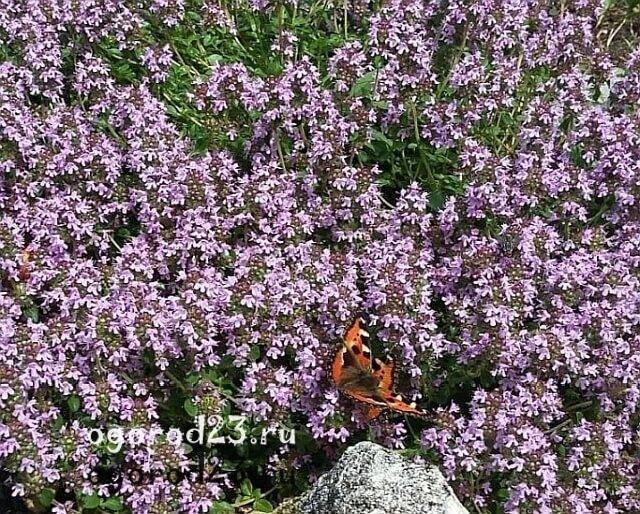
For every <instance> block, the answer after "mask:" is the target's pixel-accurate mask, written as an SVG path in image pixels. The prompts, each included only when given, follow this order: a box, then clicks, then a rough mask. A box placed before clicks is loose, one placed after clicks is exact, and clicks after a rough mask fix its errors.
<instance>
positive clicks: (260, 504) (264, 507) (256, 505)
mask: <svg viewBox="0 0 640 514" xmlns="http://www.w3.org/2000/svg"><path fill="white" fill-rule="evenodd" d="M253 510H257V511H258V512H272V511H273V505H271V503H269V502H268V501H267V500H265V499H264V498H260V499H259V500H256V501H254V502H253Z"/></svg>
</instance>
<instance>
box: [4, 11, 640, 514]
mask: <svg viewBox="0 0 640 514" xmlns="http://www.w3.org/2000/svg"><path fill="white" fill-rule="evenodd" d="M614 4H616V5H617V2H614ZM253 5H254V7H256V8H259V9H268V10H269V12H271V10H270V9H271V6H267V5H266V3H262V2H253ZM189 8H191V3H190V2H175V1H173V0H172V1H170V2H165V1H159V0H144V1H141V2H132V1H127V0H100V1H97V2H96V1H90V0H79V1H74V2H67V1H63V0H60V1H54V2H52V1H50V0H29V1H27V2H23V1H15V0H0V27H1V28H0V38H1V39H0V43H1V45H2V53H0V56H3V59H4V60H3V61H2V62H1V63H0V171H1V173H2V174H1V175H0V281H1V288H0V346H1V347H2V349H3V351H2V352H1V353H0V459H2V460H3V462H4V467H5V468H7V469H8V470H9V471H10V472H11V474H12V478H13V481H14V483H13V490H14V492H15V493H16V494H18V495H22V496H24V497H26V498H28V499H29V498H30V499H33V498H36V497H38V495H39V494H41V493H42V491H43V490H45V489H47V488H52V489H60V490H67V491H76V492H82V493H84V494H87V495H91V494H100V495H103V496H104V495H107V494H109V492H108V491H107V488H106V486H104V485H99V481H98V480H97V479H96V477H97V471H96V470H97V468H98V466H99V464H100V463H101V462H102V461H103V460H104V459H105V455H106V452H104V451H103V450H101V449H100V448H96V447H94V446H91V445H90V444H89V442H88V439H87V432H88V431H89V429H91V428H93V427H98V426H106V425H110V424H111V425H118V426H121V427H123V428H125V429H126V428H135V427H140V426H143V427H146V428H148V429H153V428H154V427H155V428H158V429H160V428H161V427H162V426H163V423H165V424H166V423H167V422H169V423H170V422H171V421H174V420H167V419H166V410H167V409H166V408H167V405H169V404H170V402H171V400H172V397H173V395H174V394H175V392H176V390H177V389H178V388H179V387H180V388H188V387H191V386H193V389H192V390H190V391H188V392H189V394H192V396H193V398H194V402H195V403H196V404H197V405H198V406H199V408H200V409H201V410H206V409H215V408H216V405H217V404H219V403H220V401H221V400H220V398H222V397H226V396H230V395H232V396H233V398H231V399H232V400H233V405H234V408H236V409H239V410H241V411H242V413H244V414H247V415H252V416H253V418H254V420H255V422H260V423H264V424H276V423H284V424H290V425H296V427H297V428H299V429H300V430H307V431H308V432H309V433H310V434H311V435H312V437H313V438H314V439H315V440H316V443H317V445H319V446H321V447H322V448H324V449H326V450H334V449H336V448H337V447H338V446H339V445H340V443H342V442H345V441H347V439H348V438H350V437H351V436H353V435H356V436H362V432H361V429H362V428H363V427H364V426H365V423H364V417H363V416H362V411H361V410H360V408H359V407H355V408H354V405H353V403H352V401H351V400H349V399H348V398H345V397H344V396H342V395H340V394H339V393H338V392H337V391H336V390H335V388H334V386H333V384H332V383H331V381H330V378H329V373H328V369H329V366H330V363H331V360H332V358H333V355H334V352H335V351H336V350H337V348H338V345H339V344H340V343H339V337H340V335H341V333H342V330H343V329H344V327H345V325H346V324H347V323H349V322H350V321H351V319H352V318H353V317H354V316H355V315H356V314H357V313H359V312H363V311H364V312H366V313H367V314H368V315H369V318H370V322H371V332H372V334H373V335H374V338H373V344H374V350H375V351H378V352H388V353H391V354H392V355H394V356H395V360H396V361H397V362H398V363H399V367H400V370H399V371H400V378H401V381H400V385H399V386H400V387H403V388H404V389H405V392H410V393H411V392H412V393H413V396H414V397H415V399H416V400H417V401H418V402H419V403H421V404H422V405H424V406H426V407H428V408H430V409H432V411H433V413H434V420H435V422H434V423H432V424H431V425H432V426H429V427H427V428H426V429H425V430H424V431H423V433H422V438H421V443H422V445H423V447H424V448H425V449H427V450H432V451H433V453H434V455H436V456H438V458H439V459H441V460H440V461H441V463H442V466H443V469H444V470H445V471H446V472H447V474H448V476H449V477H450V478H451V480H452V481H453V483H454V485H455V486H456V487H457V490H458V492H459V493H460V495H461V498H462V499H463V500H464V501H466V502H468V504H469V505H475V507H476V508H477V509H478V510H481V509H486V510H490V509H493V508H494V507H496V506H497V505H498V504H500V505H502V507H503V508H504V509H505V510H506V511H507V512H513V513H524V512H540V513H559V512H562V513H564V512H566V513H591V512H602V513H607V514H613V513H619V512H632V511H637V510H640V483H639V479H638V476H639V475H638V471H639V470H640V459H639V457H638V444H639V442H640V441H639V440H638V423H639V417H638V402H639V401H640V389H639V386H638V383H639V381H640V272H639V271H638V270H639V269H640V211H639V210H638V203H637V200H636V199H637V198H638V197H639V196H640V164H639V163H640V111H639V110H638V107H637V105H638V104H637V102H638V90H640V53H639V52H638V51H637V50H636V51H635V52H633V51H631V50H629V49H628V48H627V47H626V46H625V44H626V43H625V41H627V40H629V39H631V38H633V37H635V36H634V31H633V30H634V29H633V26H632V23H631V22H627V23H626V24H625V23H622V24H620V20H622V18H620V17H616V16H617V15H618V16H621V15H620V14H619V13H618V14H616V13H617V11H616V10H615V9H614V8H612V7H611V6H608V7H607V6H605V5H601V4H600V3H599V2H596V1H592V0H579V1H575V2H552V1H550V2H541V1H531V0H508V1H507V0H494V1H489V0H472V1H468V2H466V1H465V2H463V1H462V0H451V1H449V2H447V3H442V2H439V1H435V0H390V1H387V2H384V3H383V4H382V6H381V7H380V8H379V9H376V10H371V12H369V10H368V9H367V8H363V7H362V6H358V8H357V9H356V11H357V12H354V13H351V14H352V15H353V16H352V17H351V18H349V16H347V18H345V20H346V22H345V23H347V25H348V26H347V25H345V26H347V29H348V30H349V31H351V32H350V33H351V34H352V35H353V36H354V37H353V41H350V42H345V43H344V45H342V46H341V47H340V48H338V49H337V50H336V51H335V52H334V53H333V55H332V56H331V57H330V58H329V60H328V62H321V61H319V60H316V58H315V57H314V56H313V55H307V54H305V52H304V47H302V46H301V47H300V48H298V45H299V44H300V41H301V40H302V39H303V35H297V34H296V33H295V25H292V27H289V28H288V29H287V30H283V31H282V32H281V33H280V34H279V36H277V37H276V38H275V39H274V40H273V41H271V42H269V44H268V45H267V46H268V47H269V48H271V51H272V52H273V58H274V60H276V59H280V60H281V62H282V73H280V74H276V75H270V76H262V75H258V74H256V73H254V72H252V71H250V68H249V67H247V66H246V65H245V64H243V63H241V62H235V63H229V64H216V65H215V66H213V67H212V69H211V70H210V72H209V73H206V74H205V73H203V74H202V75H201V76H199V77H197V78H196V79H195V80H194V83H193V87H192V91H191V92H190V99H191V101H192V104H193V106H194V108H195V109H197V110H198V112H199V113H200V114H201V116H202V118H201V119H205V120H206V121H207V122H209V123H210V124H211V125H212V126H213V125H215V126H216V127H217V128H218V129H220V130H222V132H223V133H225V134H228V135H229V136H230V139H234V138H235V137H236V136H237V135H238V134H248V135H247V137H246V140H245V141H244V147H243V154H242V155H235V154H233V153H232V152H230V151H229V150H228V149H224V148H210V149H209V150H208V151H206V152H195V151H194V146H193V144H192V142H191V141H190V140H189V139H188V138H186V137H185V136H184V135H183V134H181V132H180V130H179V127H178V126H177V125H176V123H175V122H174V120H172V119H171V118H170V116H169V114H168V111H167V108H166V106H165V104H164V103H163V97H162V96H161V95H159V94H157V92H158V91H159V89H158V88H159V87H160V86H161V83H163V82H164V81H166V80H167V79H168V77H169V73H170V68H171V67H172V66H173V65H175V64H176V60H175V59H174V58H173V53H172V50H171V48H170V47H169V46H165V44H164V43H158V44H157V45H149V44H148V42H147V39H146V38H145V37H143V35H144V34H145V26H146V23H148V20H149V19H151V18H153V19H154V20H155V21H156V22H157V21H158V20H160V22H161V24H164V26H166V27H168V28H172V27H175V26H179V25H180V24H181V23H183V22H184V20H185V14H184V13H185V11H186V10H187V9H189ZM278 8H279V9H283V10H284V9H289V10H292V11H295V12H296V15H297V16H304V15H305V13H309V10H310V9H316V8H317V6H315V4H313V5H307V4H300V5H298V4H289V3H284V4H283V5H282V6H279V7H278ZM221 9H222V8H221V7H220V6H219V5H218V4H214V3H211V2H209V3H207V4H206V6H205V8H203V9H202V15H203V17H202V19H203V20H204V21H205V23H206V20H207V19H208V18H207V13H209V14H211V13H212V12H218V11H219V10H221ZM325 9H328V10H329V11H330V10H331V9H333V8H332V7H330V6H327V7H325ZM336 13H337V16H338V19H343V18H342V16H343V14H344V13H343V6H342V5H340V6H339V7H336ZM363 13H364V14H363ZM231 14H233V13H231ZM347 14H349V13H347ZM226 15H227V16H229V18H228V20H227V21H228V23H227V22H225V23H222V24H221V25H220V26H217V27H216V30H221V31H224V30H228V29H229V27H233V30H232V31H231V34H232V36H233V37H239V36H236V35H237V31H241V30H243V29H242V27H241V25H240V24H235V25H234V24H232V20H233V19H234V16H231V15H229V13H226ZM309 15H310V16H311V13H309ZM334 18H335V16H334ZM209 25H211V24H209ZM225 27H227V29H225ZM323 28H324V29H325V30H328V31H329V30H332V29H331V26H327V27H323ZM336 28H337V29H338V30H342V27H336ZM636 29H637V27H636ZM240 36H241V35H240ZM107 40H108V41H112V42H113V41H115V42H116V45H117V46H118V47H119V48H121V49H122V50H127V51H131V52H133V53H134V54H135V52H138V55H139V62H138V65H139V66H140V68H141V69H142V70H143V73H144V74H145V77H146V78H144V79H143V80H141V81H140V82H139V83H138V84H134V85H131V84H122V83H121V82H120V81H118V80H117V79H116V78H115V76H114V73H113V71H112V69H111V66H112V63H111V62H110V61H109V59H107V58H106V57H105V56H104V54H103V53H101V48H102V47H101V45H102V44H103V43H104V41H107ZM69 56H71V57H69ZM149 79H150V80H149ZM243 137H244V136H243ZM381 141H382V142H384V141H388V142H391V143H393V142H399V143H402V144H403V145H405V146H404V147H406V152H415V154H412V155H415V156H418V157H417V158H416V160H415V162H420V163H421V164H420V165H421V166H422V167H421V168H420V169H421V170H422V171H421V172H420V175H418V174H416V175H415V176H410V177H408V178H407V177H405V179H403V180H404V181H405V182H404V183H406V186H405V187H397V188H396V190H395V191H394V193H395V194H393V195H389V194H388V191H387V189H388V188H383V187H382V185H381V184H382V183H383V182H384V183H388V180H389V175H390V173H393V169H389V163H388V162H387V161H384V162H383V161H382V160H381V159H380V158H379V153H377V152H376V150H375V149H376V148H377V146H376V144H377V143H379V142H381ZM399 153H400V152H399ZM405 157H407V158H410V157H411V156H408V155H407V154H406V153H405V150H404V149H403V150H402V154H401V155H398V159H404V158H405ZM411 162H414V161H411ZM443 162H444V164H443ZM385 181H386V182H385ZM454 193H455V194H454ZM438 198H440V199H441V200H442V201H438ZM216 376H218V377H223V378H225V379H228V382H229V383H227V384H226V386H225V387H227V388H229V387H235V388H236V389H235V391H233V392H232V393H229V391H228V389H224V388H223V387H222V385H220V384H222V381H220V382H219V383H215V379H214V378H212V377H216ZM176 377H177V380H176ZM185 377H189V378H192V377H197V379H195V380H192V381H189V380H185V381H183V380H182V379H183V378H185ZM204 377H208V378H204ZM231 382H233V383H231ZM442 391H445V393H446V391H450V392H451V393H450V395H449V396H446V397H444V398H443V394H442ZM460 391H462V392H463V393H465V394H466V396H465V394H462V395H458V394H457V393H458V392H460ZM466 392H468V394H467V393H466ZM212 404H213V406H212ZM74 407H75V408H74ZM240 413H241V412H238V414H240ZM372 430H373V434H374V436H375V437H377V438H378V439H379V440H380V441H383V442H384V443H385V444H388V445H391V446H402V445H403V444H406V443H407V442H408V439H407V433H408V432H407V427H406V423H405V422H402V421H398V419H397V418H394V417H389V418H387V417H383V418H381V419H380V420H378V421H376V422H375V423H373V425H372ZM121 458H122V462H124V463H131V464H135V465H136V466H140V467H142V468H143V469H145V470H147V469H148V470H154V469H163V467H164V466H167V467H171V465H183V464H184V462H185V454H184V453H183V452H181V451H180V450H179V449H176V448H175V447H174V446H172V445H170V444H169V443H167V442H166V441H165V442H164V443H163V442H162V440H160V441H159V442H158V443H157V447H156V446H154V447H152V448H146V449H144V450H141V449H140V448H138V447H126V446H125V448H124V449H123V451H122V455H121ZM306 462H308V455H304V454H300V453H298V452H297V451H296V449H295V448H293V447H283V448H282V449H281V450H280V451H279V452H278V453H276V454H274V456H273V458H272V464H273V467H274V469H275V468H277V467H278V466H282V465H286V466H289V467H291V466H304V465H305V463H306ZM232 478H233V477H232ZM226 483H227V482H226V479H225V478H221V479H220V481H219V482H216V481H212V482H209V483H206V484H199V483H197V482H194V481H189V480H184V481H182V482H181V483H179V484H173V483H171V482H170V481H169V480H168V479H164V478H162V477H161V476H158V477H156V478H155V479H154V481H152V482H151V483H147V484H140V485H136V484H131V483H128V482H127V481H124V482H123V483H122V484H121V485H120V489H119V490H118V491H116V492H115V494H117V495H120V496H122V498H124V501H125V505H126V506H127V507H128V508H130V509H132V510H133V512H136V513H147V512H148V513H152V512H153V513H160V512H174V511H176V510H178V511H181V512H194V513H195V512H202V511H206V510H208V509H209V507H210V506H211V505H212V504H213V501H214V500H215V499H216V498H218V497H220V496H221V495H222V491H223V489H224V487H226ZM55 505H56V506H55V508H56V509H57V512H60V513H62V512H67V509H68V511H69V512H71V511H72V510H71V509H72V507H73V502H72V501H70V502H66V503H65V502H58V501H56V503H55ZM163 509H164V510H163Z"/></svg>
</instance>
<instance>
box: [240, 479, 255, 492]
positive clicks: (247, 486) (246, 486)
mask: <svg viewBox="0 0 640 514" xmlns="http://www.w3.org/2000/svg"><path fill="white" fill-rule="evenodd" d="M240 492H241V493H242V494H244V495H245V496H251V493H252V492H253V485H251V481H250V480H248V479H246V478H245V479H244V480H243V481H242V485H241V486H240Z"/></svg>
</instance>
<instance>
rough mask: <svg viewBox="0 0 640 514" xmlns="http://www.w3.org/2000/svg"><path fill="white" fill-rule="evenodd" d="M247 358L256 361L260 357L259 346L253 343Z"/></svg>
mask: <svg viewBox="0 0 640 514" xmlns="http://www.w3.org/2000/svg"><path fill="white" fill-rule="evenodd" d="M249 358H250V359H251V360H252V361H257V360H258V359H259V358H260V347H259V346H257V345H253V346H252V347H251V350H249Z"/></svg>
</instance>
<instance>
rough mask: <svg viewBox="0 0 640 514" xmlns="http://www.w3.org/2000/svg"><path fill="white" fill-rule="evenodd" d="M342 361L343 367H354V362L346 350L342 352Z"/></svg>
mask: <svg viewBox="0 0 640 514" xmlns="http://www.w3.org/2000/svg"><path fill="white" fill-rule="evenodd" d="M342 361H343V362H344V366H355V365H356V361H355V359H354V358H353V355H351V352H348V351H347V350H346V349H345V350H342Z"/></svg>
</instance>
